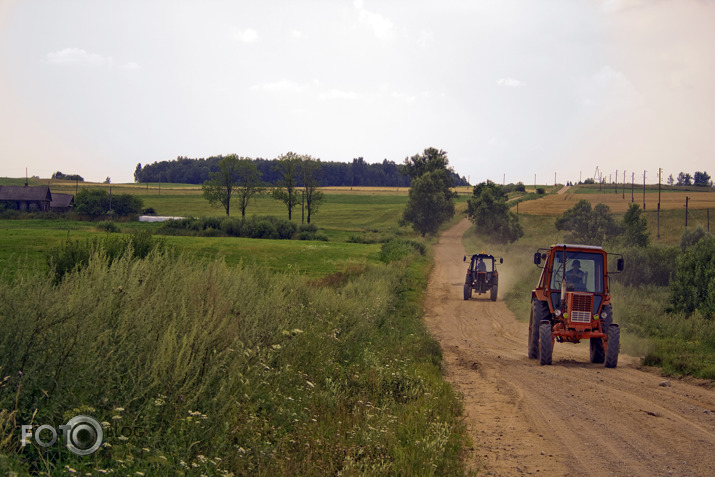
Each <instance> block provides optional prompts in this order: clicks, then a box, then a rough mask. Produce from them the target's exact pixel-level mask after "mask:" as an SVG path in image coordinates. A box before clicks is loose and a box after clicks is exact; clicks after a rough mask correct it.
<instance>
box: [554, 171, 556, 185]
mask: <svg viewBox="0 0 715 477" xmlns="http://www.w3.org/2000/svg"><path fill="white" fill-rule="evenodd" d="M554 187H556V173H555V172H554Z"/></svg>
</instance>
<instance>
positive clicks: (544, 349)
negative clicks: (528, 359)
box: [539, 321, 554, 366]
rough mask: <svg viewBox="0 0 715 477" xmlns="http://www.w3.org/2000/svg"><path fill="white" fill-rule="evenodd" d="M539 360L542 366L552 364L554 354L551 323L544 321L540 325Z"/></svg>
mask: <svg viewBox="0 0 715 477" xmlns="http://www.w3.org/2000/svg"><path fill="white" fill-rule="evenodd" d="M539 345H540V349H539V359H540V362H541V365H542V366H544V365H547V364H551V358H552V355H553V353H554V341H553V339H552V337H551V323H550V322H548V321H544V322H542V323H541V325H539Z"/></svg>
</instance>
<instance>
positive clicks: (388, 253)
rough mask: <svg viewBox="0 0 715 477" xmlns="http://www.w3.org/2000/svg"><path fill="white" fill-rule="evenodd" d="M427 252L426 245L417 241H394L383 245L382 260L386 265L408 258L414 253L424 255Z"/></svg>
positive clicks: (381, 249)
mask: <svg viewBox="0 0 715 477" xmlns="http://www.w3.org/2000/svg"><path fill="white" fill-rule="evenodd" d="M426 252H427V249H426V247H425V245H424V244H423V243H421V242H417V241H415V240H407V239H394V240H390V241H389V242H385V243H384V244H382V247H381V248H380V260H381V261H382V262H385V263H390V262H394V261H395V260H400V259H402V258H405V257H408V256H410V255H412V254H413V253H417V254H419V255H424V254H425V253H426Z"/></svg>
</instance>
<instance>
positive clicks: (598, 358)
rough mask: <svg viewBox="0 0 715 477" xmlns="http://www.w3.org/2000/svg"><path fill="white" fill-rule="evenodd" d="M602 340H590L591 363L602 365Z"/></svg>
mask: <svg viewBox="0 0 715 477" xmlns="http://www.w3.org/2000/svg"><path fill="white" fill-rule="evenodd" d="M603 360H604V354H603V338H591V362H592V363H603Z"/></svg>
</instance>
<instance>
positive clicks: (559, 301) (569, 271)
mask: <svg viewBox="0 0 715 477" xmlns="http://www.w3.org/2000/svg"><path fill="white" fill-rule="evenodd" d="M612 255H616V256H617V257H618V260H617V261H616V270H617V272H616V273H619V272H621V271H623V257H622V256H621V255H618V254H612ZM542 261H544V264H543V265H541V263H542ZM534 264H535V265H537V266H539V267H540V268H543V270H542V272H541V278H540V279H539V283H538V285H537V287H536V289H534V290H533V291H532V292H531V317H530V318H529V345H528V350H529V358H530V359H539V360H540V362H541V364H542V365H546V364H551V357H552V354H553V349H554V341H558V342H560V343H563V342H569V343H578V342H580V341H581V340H583V339H588V340H590V345H591V347H590V356H591V362H592V363H605V366H606V367H607V368H615V367H616V365H617V364H618V351H619V342H620V328H619V327H618V325H617V324H615V323H614V322H613V314H612V311H611V294H610V290H609V285H610V283H609V278H608V268H607V267H608V255H607V254H606V251H605V250H603V248H601V247H594V246H590V245H567V244H558V245H552V246H551V248H548V249H539V250H538V251H537V252H536V253H535V254H534Z"/></svg>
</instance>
